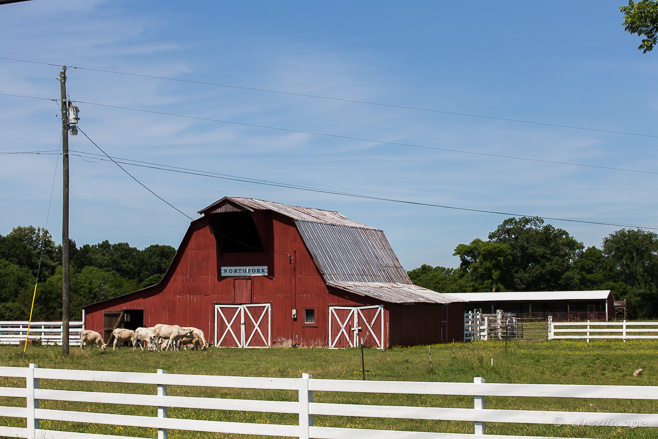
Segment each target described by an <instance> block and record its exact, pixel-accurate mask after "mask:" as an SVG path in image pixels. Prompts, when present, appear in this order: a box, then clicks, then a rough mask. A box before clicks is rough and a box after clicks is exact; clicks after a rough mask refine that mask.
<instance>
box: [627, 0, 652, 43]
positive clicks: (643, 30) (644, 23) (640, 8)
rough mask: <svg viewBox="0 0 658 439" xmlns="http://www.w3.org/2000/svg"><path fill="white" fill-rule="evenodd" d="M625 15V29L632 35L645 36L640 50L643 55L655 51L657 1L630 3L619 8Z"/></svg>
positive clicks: (646, 0)
mask: <svg viewBox="0 0 658 439" xmlns="http://www.w3.org/2000/svg"><path fill="white" fill-rule="evenodd" d="M619 10H620V11H621V12H623V14H624V29H626V31H627V32H629V33H631V34H636V35H638V36H640V37H642V36H644V38H643V39H642V43H641V44H640V45H639V46H638V49H639V50H641V51H642V53H647V52H650V51H652V50H653V48H654V46H655V45H656V42H657V40H658V2H657V1H656V0H640V1H639V2H637V3H636V2H634V1H633V0H629V1H628V6H621V7H620V8H619Z"/></svg>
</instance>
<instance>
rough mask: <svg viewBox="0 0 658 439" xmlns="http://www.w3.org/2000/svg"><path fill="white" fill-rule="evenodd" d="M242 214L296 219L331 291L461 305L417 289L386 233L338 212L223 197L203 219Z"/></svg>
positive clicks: (423, 289) (417, 301)
mask: <svg viewBox="0 0 658 439" xmlns="http://www.w3.org/2000/svg"><path fill="white" fill-rule="evenodd" d="M240 210H248V211H252V212H253V211H256V210H271V211H274V212H277V213H280V214H281V215H285V216H287V217H289V218H292V219H293V220H294V221H295V224H296V226H297V230H298V231H299V233H300V235H301V237H302V240H303V241H304V244H305V245H306V247H307V248H308V251H309V253H310V254H311V257H312V258H313V261H314V262H315V265H316V267H317V268H318V270H319V271H320V274H321V275H322V277H323V279H324V280H325V282H327V285H330V286H333V287H335V288H339V289H341V290H345V291H348V292H351V293H354V294H358V295H361V296H368V297H372V298H375V299H378V300H382V301H385V302H389V303H452V302H460V301H461V300H459V299H456V298H454V297H447V296H445V295H443V294H441V293H437V292H436V291H432V290H428V289H426V288H422V287H419V286H416V285H414V284H413V283H412V282H411V280H410V279H409V276H408V275H407V272H406V271H405V270H404V268H403V267H402V265H401V264H400V261H399V260H398V258H397V256H396V255H395V252H394V251H393V249H392V248H391V245H390V244H389V242H388V239H386V235H384V232H383V231H382V230H379V229H376V228H374V227H369V226H366V225H364V224H361V223H358V222H356V221H352V220H351V219H349V218H347V217H345V216H343V215H341V214H340V213H338V212H334V211H328V210H321V209H314V208H310V207H299V206H288V205H285V204H280V203H275V202H272V201H263V200H256V199H253V198H241V197H224V198H222V199H221V200H219V201H217V202H215V203H213V204H211V205H210V206H208V207H206V208H204V209H202V210H200V211H199V213H200V214H213V213H224V212H235V211H240Z"/></svg>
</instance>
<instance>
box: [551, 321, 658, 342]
mask: <svg viewBox="0 0 658 439" xmlns="http://www.w3.org/2000/svg"><path fill="white" fill-rule="evenodd" d="M548 325H549V326H548V331H549V332H548V339H549V340H569V339H576V340H587V342H588V343H589V341H590V339H592V340H606V339H607V340H610V339H613V340H614V339H617V340H624V341H626V340H633V339H635V340H637V339H653V340H655V339H658V322H627V321H626V320H624V321H622V322H590V321H587V322H553V321H552V319H550V318H549V322H548Z"/></svg>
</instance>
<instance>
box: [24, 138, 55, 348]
mask: <svg viewBox="0 0 658 439" xmlns="http://www.w3.org/2000/svg"><path fill="white" fill-rule="evenodd" d="M60 138H61V137H60ZM58 167H59V156H58V157H57V161H56V163H55V172H54V173H53V183H52V185H51V188H50V201H49V202H48V213H47V214H46V225H45V227H44V228H43V229H41V243H40V246H41V251H40V252H39V265H38V266H37V274H36V277H35V280H34V291H33V293H32V304H31V305H30V317H29V318H28V321H27V332H26V334H25V345H24V346H23V356H25V352H27V344H28V340H29V339H30V328H31V327H32V313H33V311H34V302H35V301H36V298H37V286H38V285H39V275H40V274H41V262H42V261H43V249H44V241H45V239H46V230H47V229H48V221H49V220H50V208H51V207H52V204H53V194H54V193H55V179H56V178H57V168H58Z"/></svg>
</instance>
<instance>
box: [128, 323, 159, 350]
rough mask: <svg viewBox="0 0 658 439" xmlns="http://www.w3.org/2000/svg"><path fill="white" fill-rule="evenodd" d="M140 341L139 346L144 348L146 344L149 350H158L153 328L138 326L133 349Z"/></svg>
mask: <svg viewBox="0 0 658 439" xmlns="http://www.w3.org/2000/svg"><path fill="white" fill-rule="evenodd" d="M138 343H139V347H140V348H141V349H142V350H144V344H146V348H147V349H148V350H149V351H154V350H156V348H155V332H154V331H153V328H137V329H135V339H134V340H133V351H134V350H135V347H136V346H137V344H138Z"/></svg>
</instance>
